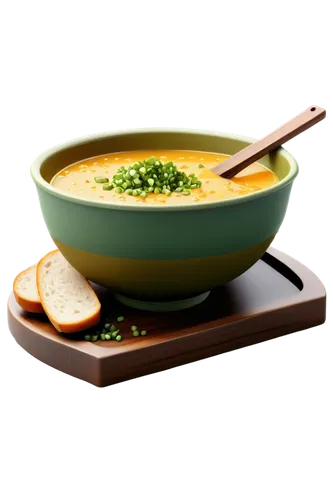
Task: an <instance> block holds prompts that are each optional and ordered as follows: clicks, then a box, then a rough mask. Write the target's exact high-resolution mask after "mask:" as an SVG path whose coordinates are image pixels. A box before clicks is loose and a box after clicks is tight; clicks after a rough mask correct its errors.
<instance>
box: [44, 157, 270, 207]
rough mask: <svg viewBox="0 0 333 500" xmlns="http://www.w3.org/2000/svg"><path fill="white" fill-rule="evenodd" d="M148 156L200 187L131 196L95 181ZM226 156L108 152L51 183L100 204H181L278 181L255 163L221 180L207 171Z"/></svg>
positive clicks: (239, 193)
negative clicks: (169, 164) (184, 191)
mask: <svg viewBox="0 0 333 500" xmlns="http://www.w3.org/2000/svg"><path fill="white" fill-rule="evenodd" d="M151 156H154V157H155V158H156V159H158V160H161V161H162V162H163V163H166V162H169V161H173V163H174V164H175V165H176V166H177V168H178V170H180V171H181V172H184V173H186V175H189V174H192V173H193V174H195V176H196V178H197V179H199V180H200V182H201V186H200V187H198V188H195V189H191V190H190V194H189V195H187V196H184V195H183V194H182V193H181V192H172V193H171V195H170V196H167V195H165V194H162V193H159V194H155V193H148V195H147V196H146V197H145V198H142V197H141V196H131V195H129V194H126V193H125V192H123V193H117V192H116V191H115V189H112V190H110V191H106V190H104V189H103V184H100V183H97V182H95V177H107V178H108V179H110V181H111V179H112V177H113V175H115V174H116V173H117V170H118V169H119V168H120V167H121V166H124V167H125V168H128V167H130V166H131V165H133V164H134V163H135V162H138V161H142V160H144V159H146V158H149V157H151ZM227 158H229V156H228V155H222V154H218V153H207V152H201V151H188V150H187V151H181V150H179V151H176V150H149V151H148V150H147V151H145V150H140V151H127V152H120V153H112V154H106V155H102V156H95V157H93V158H89V159H86V160H82V161H80V162H78V163H74V164H72V165H70V166H68V167H66V168H64V169H63V170H61V171H60V172H58V173H57V174H56V175H55V176H54V177H53V179H52V180H51V184H52V185H53V186H54V187H55V188H57V189H60V190H61V191H65V192H68V193H70V194H72V195H74V196H79V197H81V198H86V199H90V200H96V201H98V200H99V201H102V202H103V203H104V202H110V203H120V204H125V203H126V204H131V205H132V204H137V203H144V204H148V205H156V204H167V205H181V204H188V203H193V204H194V203H200V202H213V201H218V200H222V199H227V198H235V197H237V196H243V195H246V194H249V193H253V192H255V191H259V190H261V189H264V188H266V187H269V186H272V185H273V184H276V183H277V182H278V178H277V176H276V175H275V174H274V172H272V171H271V170H269V169H268V168H266V167H264V166H263V165H260V164H259V163H254V164H253V165H250V166H249V167H247V168H246V169H244V170H243V171H242V172H241V173H239V174H238V175H237V176H235V177H234V178H233V179H232V180H229V179H223V178H221V177H219V176H217V175H215V174H214V173H213V172H211V171H210V169H211V168H213V167H215V166H216V165H217V164H218V163H221V162H222V161H224V160H226V159H227ZM199 165H201V167H199ZM202 165H203V166H204V168H203V167H202Z"/></svg>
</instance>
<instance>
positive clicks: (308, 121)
mask: <svg viewBox="0 0 333 500" xmlns="http://www.w3.org/2000/svg"><path fill="white" fill-rule="evenodd" d="M325 116H326V111H325V110H324V109H323V108H320V107H319V106H311V107H310V108H308V109H306V110H305V111H303V113H301V114H300V115H297V116H295V118H293V119H292V120H290V121H289V122H287V123H285V124H284V125H282V127H280V128H278V129H277V130H275V131H274V132H272V133H271V134H269V135H266V137H264V138H263V139H260V140H259V141H256V142H254V143H253V144H250V146H247V147H246V148H244V149H242V150H241V151H239V152H238V153H236V154H234V155H233V156H231V157H230V158H228V160H226V161H224V162H223V163H220V164H219V165H216V167H214V168H213V169H212V171H213V172H214V173H215V174H217V175H220V176H221V177H224V178H226V179H231V178H232V177H234V176H235V175H236V174H238V173H239V172H240V171H241V170H243V169H244V168H245V167H248V166H249V165H251V163H254V162H255V161H257V160H259V159H260V158H262V157H263V156H265V155H266V154H267V153H270V152H272V151H274V150H275V149H277V148H278V147H279V146H281V145H282V144H284V143H285V142H287V141H289V139H292V138H293V137H295V136H296V135H298V134H300V133H301V132H304V130H307V129H308V128H310V127H312V126H313V125H315V124H316V123H318V122H320V121H321V120H323V119H324V118H325Z"/></svg>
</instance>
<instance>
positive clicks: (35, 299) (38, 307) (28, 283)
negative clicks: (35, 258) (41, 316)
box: [13, 264, 44, 313]
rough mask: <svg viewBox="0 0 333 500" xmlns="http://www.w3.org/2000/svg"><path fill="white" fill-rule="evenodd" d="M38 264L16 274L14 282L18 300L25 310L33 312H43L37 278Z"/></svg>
mask: <svg viewBox="0 0 333 500" xmlns="http://www.w3.org/2000/svg"><path fill="white" fill-rule="evenodd" d="M36 272H37V264H35V265H34V266H31V267H29V268H28V269H26V270H25V271H22V272H21V273H20V274H19V275H18V276H16V278H15V280H14V284H13V289H14V295H15V299H16V302H17V303H18V304H19V305H20V306H21V307H22V308H23V309H24V310H25V311H28V312H32V313H43V312H44V309H43V307H42V304H41V301H40V298H39V294H38V289H37V280H36Z"/></svg>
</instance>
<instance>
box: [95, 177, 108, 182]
mask: <svg viewBox="0 0 333 500" xmlns="http://www.w3.org/2000/svg"><path fill="white" fill-rule="evenodd" d="M94 181H95V182H97V183H98V184H105V183H106V182H109V179H108V178H107V177H94Z"/></svg>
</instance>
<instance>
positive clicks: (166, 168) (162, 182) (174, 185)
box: [95, 156, 201, 198]
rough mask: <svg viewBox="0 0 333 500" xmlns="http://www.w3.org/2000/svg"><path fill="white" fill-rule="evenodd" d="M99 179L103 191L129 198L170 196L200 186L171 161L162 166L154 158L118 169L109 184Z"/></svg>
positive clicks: (192, 177) (107, 180) (193, 177)
mask: <svg viewBox="0 0 333 500" xmlns="http://www.w3.org/2000/svg"><path fill="white" fill-rule="evenodd" d="M200 168H201V167H200ZM95 179H100V178H99V177H96V178H95ZM101 179H103V181H105V182H104V183H103V189H105V190H106V191H109V190H111V189H114V190H115V192H116V193H119V194H120V193H123V192H125V193H126V194H128V195H130V196H138V195H140V196H141V197H142V198H146V196H147V194H149V193H155V194H160V193H161V192H163V194H165V195H167V196H170V195H171V193H172V192H174V191H176V192H181V191H183V190H184V189H185V190H190V189H196V188H198V187H200V186H201V183H200V181H198V179H197V178H196V177H195V174H190V175H189V176H187V175H186V174H185V172H182V171H181V170H178V168H177V166H176V165H174V163H173V162H172V161H169V162H167V163H165V164H163V163H162V161H160V160H156V158H155V157H154V156H151V157H150V158H147V159H146V160H143V161H140V162H136V163H134V164H133V165H132V166H130V167H128V168H125V167H124V166H122V167H120V168H119V169H118V171H117V172H116V174H115V175H114V176H113V177H112V179H111V180H110V182H109V179H107V178H106V177H102V178H101ZM99 182H102V180H100V181H99Z"/></svg>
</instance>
